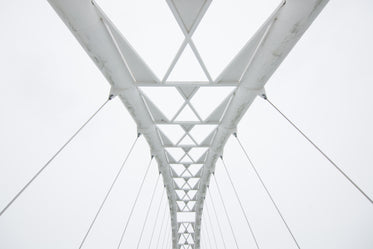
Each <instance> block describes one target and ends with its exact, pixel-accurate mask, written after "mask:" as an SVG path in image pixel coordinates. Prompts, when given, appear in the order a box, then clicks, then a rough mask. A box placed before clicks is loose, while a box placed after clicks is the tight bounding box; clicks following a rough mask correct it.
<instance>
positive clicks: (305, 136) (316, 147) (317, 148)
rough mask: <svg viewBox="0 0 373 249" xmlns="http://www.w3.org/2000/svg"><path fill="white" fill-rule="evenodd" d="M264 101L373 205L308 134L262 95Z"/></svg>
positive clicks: (372, 201)
mask: <svg viewBox="0 0 373 249" xmlns="http://www.w3.org/2000/svg"><path fill="white" fill-rule="evenodd" d="M262 97H263V99H264V100H266V101H267V102H268V103H269V104H270V105H271V106H272V107H273V108H274V109H275V110H276V111H277V112H278V113H279V114H280V115H281V116H282V117H284V118H285V119H286V120H287V121H288V122H289V123H290V124H291V125H292V126H293V127H294V128H295V129H296V130H297V131H298V132H299V133H300V134H301V135H302V136H303V137H304V138H305V139H306V140H307V141H308V142H309V143H310V144H311V145H312V146H313V147H314V148H315V149H316V150H318V151H319V152H320V153H321V154H322V155H323V156H324V157H325V158H326V159H327V160H328V161H329V162H330V163H331V164H332V165H333V166H334V168H336V169H337V170H338V172H339V173H341V174H342V175H343V176H344V177H345V178H346V179H347V180H348V181H349V182H350V183H351V184H352V185H353V186H354V187H355V188H356V189H357V190H358V191H359V192H360V193H361V194H362V195H363V196H364V197H365V198H366V199H368V201H369V202H370V203H371V204H373V200H372V199H371V198H370V197H369V196H368V195H367V194H366V193H365V192H364V191H363V190H362V189H361V188H360V187H359V186H358V185H357V184H356V183H355V182H354V181H353V180H352V179H351V178H350V177H349V176H348V175H347V174H346V173H345V172H344V171H343V170H342V169H341V168H340V167H339V166H338V165H337V164H336V163H335V162H334V161H332V159H330V157H329V156H327V155H326V154H325V153H324V152H323V151H322V150H321V149H320V148H319V147H318V146H317V145H316V144H315V143H314V142H313V141H312V140H311V139H310V138H309V137H308V136H307V135H306V134H304V133H303V132H302V131H301V130H300V129H299V128H298V127H297V126H296V125H295V123H293V122H292V121H291V120H290V119H289V118H288V117H287V116H286V115H285V114H284V113H283V112H281V111H280V109H279V108H278V107H277V106H275V105H274V104H273V103H272V102H271V101H270V100H269V99H268V97H267V95H265V94H263V95H262Z"/></svg>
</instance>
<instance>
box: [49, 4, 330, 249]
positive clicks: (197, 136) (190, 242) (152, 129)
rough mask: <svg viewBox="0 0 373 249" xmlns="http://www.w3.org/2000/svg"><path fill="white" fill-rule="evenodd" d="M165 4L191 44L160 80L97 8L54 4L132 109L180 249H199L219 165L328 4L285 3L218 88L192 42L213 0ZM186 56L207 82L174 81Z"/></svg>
mask: <svg viewBox="0 0 373 249" xmlns="http://www.w3.org/2000/svg"><path fill="white" fill-rule="evenodd" d="M166 1H167V3H168V5H169V7H170V9H171V11H172V13H173V15H174V16H175V18H176V20H177V22H178V24H179V26H180V28H181V30H182V32H183V34H184V36H185V39H184V41H183V43H182V44H181V46H180V48H179V50H178V51H177V53H176V55H175V58H174V60H173V61H172V63H171V65H170V67H169V69H168V70H167V72H166V74H165V75H164V77H163V79H162V80H160V79H158V78H157V77H156V76H155V74H154V73H152V71H151V70H150V68H149V67H148V66H147V65H146V64H145V63H144V61H143V60H142V59H141V58H140V56H139V55H138V54H137V53H136V52H135V51H134V49H133V48H132V47H131V46H130V45H129V43H128V42H127V41H126V39H125V38H124V37H123V36H122V35H121V33H120V32H119V30H117V29H116V27H115V26H114V24H113V23H112V22H111V21H110V20H109V18H108V17H106V16H105V14H104V13H103V11H102V10H101V9H100V8H99V7H98V6H97V4H96V3H95V2H94V1H88V0H86V1H84V0H81V1H76V0H49V2H50V4H51V5H52V6H53V7H54V9H55V10H56V11H57V13H58V14H59V15H60V17H61V18H62V19H63V21H64V22H65V23H66V25H67V26H68V27H69V28H70V30H71V31H72V33H73V34H74V35H75V36H76V38H77V39H78V40H79V42H80V43H81V45H82V46H83V48H84V49H85V50H86V52H87V53H88V54H89V56H90V57H91V58H92V60H93V61H94V62H95V63H96V65H97V66H98V67H99V69H100V70H101V71H102V73H103V74H104V75H105V77H106V78H107V80H108V81H109V83H110V84H111V87H112V88H111V93H112V94H114V95H117V96H119V97H120V99H121V100H122V102H123V104H124V105H125V106H126V107H127V109H128V110H129V112H130V113H131V115H132V117H133V118H134V120H135V122H136V123H137V127H138V131H139V132H140V133H142V134H143V135H144V136H145V138H146V139H147V141H148V143H149V145H150V148H151V153H152V155H154V156H155V158H156V159H157V162H158V166H159V171H160V172H161V173H162V176H163V180H164V184H165V186H166V188H167V195H168V199H169V206H170V212H171V224H172V242H173V248H174V249H179V248H182V249H195V248H196V249H199V248H200V234H201V217H202V210H203V203H204V198H205V195H206V189H207V187H208V185H209V181H210V176H211V173H212V172H214V170H215V163H216V160H217V159H218V158H219V157H220V156H221V155H222V153H223V148H224V145H225V143H226V141H227V139H228V137H229V136H230V135H231V134H232V133H234V132H235V131H236V127H237V124H238V122H239V120H240V119H241V118H242V116H243V115H244V113H245V112H246V110H247V109H248V108H249V106H250V105H251V103H252V102H253V100H254V99H255V98H256V97H257V96H258V95H260V94H263V93H264V85H265V83H266V82H267V81H268V79H269V78H270V76H271V75H272V74H273V72H274V71H275V70H276V69H277V67H278V66H279V65H280V64H281V62H282V61H283V59H284V58H285V57H286V55H287V54H288V53H289V51H290V50H291V49H292V47H293V46H294V45H295V44H296V42H297V41H298V40H299V38H300V37H301V35H302V34H303V33H304V32H305V30H306V29H307V28H308V27H309V25H310V24H311V23H312V21H313V20H314V19H315V18H316V16H317V15H318V14H319V13H320V11H321V10H322V8H323V7H324V6H325V4H326V3H327V0H287V1H282V2H279V6H278V8H277V9H275V10H274V12H273V14H272V15H271V16H270V17H269V18H268V19H267V21H265V23H264V24H263V25H262V26H261V27H260V28H259V29H258V31H257V32H256V33H255V35H254V36H253V37H252V38H251V39H250V40H249V41H248V43H247V44H246V45H245V46H244V47H243V48H242V50H241V51H240V52H239V54H238V55H237V56H236V57H235V58H234V59H233V60H232V62H231V63H230V64H229V65H228V66H227V67H226V68H225V70H223V72H222V73H221V74H220V75H219V76H218V77H217V79H215V80H213V79H212V78H211V75H210V73H209V71H208V70H207V68H206V66H205V64H204V61H203V59H202V58H201V56H200V54H199V52H198V49H197V47H196V46H195V44H194V42H193V40H192V35H193V33H194V31H195V30H196V28H197V27H198V24H199V23H200V21H201V19H202V18H203V16H204V14H205V13H206V11H207V10H208V7H209V5H210V3H211V0H166ZM232 4H233V3H232ZM253 7H255V6H253ZM233 28H234V27H233ZM185 49H190V50H191V51H192V53H193V55H194V56H195V59H196V60H197V61H198V63H199V66H200V67H201V70H202V71H203V73H204V75H205V78H206V80H205V81H170V80H168V79H169V78H170V75H171V74H172V71H173V69H174V67H175V65H176V64H177V62H178V61H179V59H180V57H181V55H182V54H183V52H184V50H185ZM217 52H218V51H217ZM157 89H158V90H157ZM166 89H168V90H166ZM170 89H171V90H170ZM214 89H215V90H214ZM222 89H223V90H222ZM152 91H164V92H167V91H168V92H170V94H176V95H178V97H179V99H180V106H177V107H175V108H176V109H175V112H174V113H172V114H170V115H166V114H165V113H164V111H163V110H162V108H161V107H160V106H159V104H157V101H156V100H154V99H152V97H151V93H152ZM203 91H211V93H212V94H211V96H210V97H209V99H207V100H205V101H206V102H209V101H212V102H214V101H215V102H216V103H215V104H216V105H215V106H214V108H212V109H210V110H208V111H205V112H204V113H201V112H200V111H199V108H198V106H197V105H198V101H197V99H198V94H199V93H201V92H203ZM214 91H216V93H214ZM167 97H168V96H165V98H167Z"/></svg>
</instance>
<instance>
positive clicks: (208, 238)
mask: <svg viewBox="0 0 373 249" xmlns="http://www.w3.org/2000/svg"><path fill="white" fill-rule="evenodd" d="M202 229H203V231H204V233H205V235H206V238H207V241H208V242H207V241H205V242H206V244H208V245H209V248H210V249H212V248H211V245H212V244H211V240H210V236H209V234H208V232H207V231H206V228H205V226H202Z"/></svg>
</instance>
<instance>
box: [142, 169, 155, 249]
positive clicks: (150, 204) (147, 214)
mask: <svg viewBox="0 0 373 249" xmlns="http://www.w3.org/2000/svg"><path fill="white" fill-rule="evenodd" d="M160 175H161V174H158V177H157V181H156V183H155V187H154V189H153V193H152V198H151V199H150V203H149V206H148V210H147V211H146V215H145V220H144V223H143V225H142V229H141V233H140V238H139V240H138V242H137V247H136V248H137V249H138V248H139V246H140V243H141V239H142V235H143V233H144V229H145V225H146V222H147V221H148V217H149V213H150V208H151V206H152V203H153V200H154V195H155V191H156V190H157V187H158V182H159V178H160V177H159V176H160Z"/></svg>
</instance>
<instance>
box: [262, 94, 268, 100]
mask: <svg viewBox="0 0 373 249" xmlns="http://www.w3.org/2000/svg"><path fill="white" fill-rule="evenodd" d="M260 97H262V98H263V99H265V100H267V99H268V98H267V94H265V93H263V94H261V95H260Z"/></svg>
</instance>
